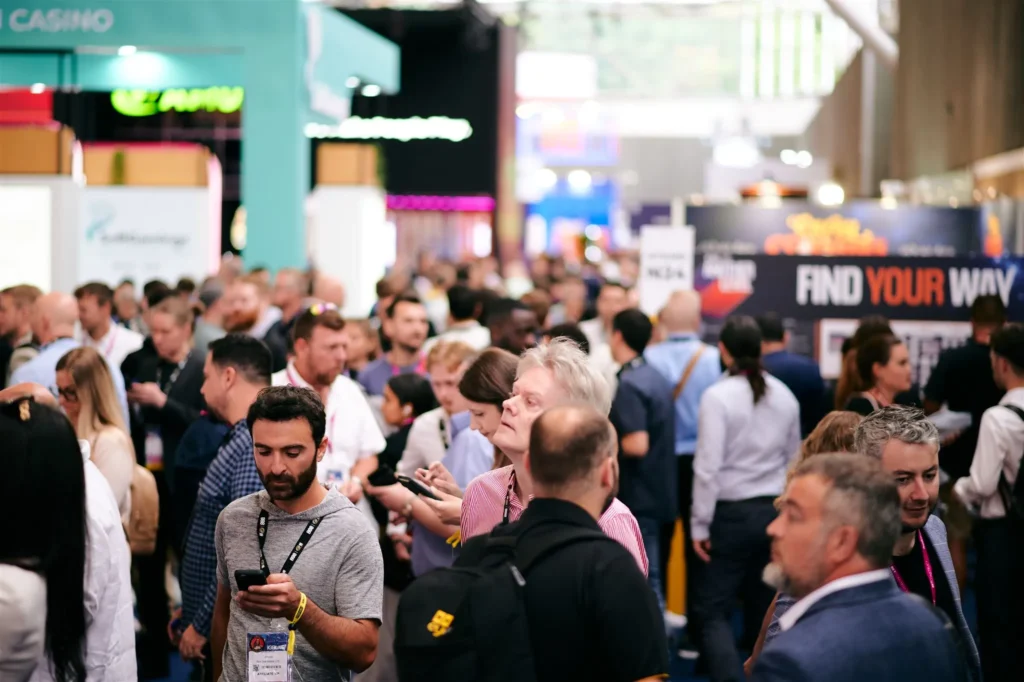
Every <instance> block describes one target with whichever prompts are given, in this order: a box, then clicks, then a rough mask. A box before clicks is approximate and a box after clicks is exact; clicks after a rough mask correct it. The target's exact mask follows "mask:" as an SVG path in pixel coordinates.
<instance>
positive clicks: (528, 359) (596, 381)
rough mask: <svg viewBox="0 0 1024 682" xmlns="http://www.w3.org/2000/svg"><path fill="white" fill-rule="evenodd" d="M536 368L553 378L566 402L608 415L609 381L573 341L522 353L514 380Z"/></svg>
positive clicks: (564, 340) (560, 340) (559, 340)
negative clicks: (564, 395) (582, 404)
mask: <svg viewBox="0 0 1024 682" xmlns="http://www.w3.org/2000/svg"><path fill="white" fill-rule="evenodd" d="M535 367H543V368H544V369H546V370H548V371H550V372H551V373H552V374H553V375H554V376H555V382H556V383H557V384H558V385H559V386H560V387H561V388H562V389H563V390H564V391H565V392H566V394H567V395H568V402H578V403H586V404H588V405H591V406H592V407H594V408H596V409H597V410H599V411H600V412H601V414H604V415H607V414H608V412H609V411H611V409H612V389H611V386H609V385H608V380H607V379H605V378H604V376H603V375H602V374H601V373H600V372H599V371H597V370H596V369H595V368H594V366H593V365H592V364H591V363H590V359H589V358H588V357H587V355H586V353H584V352H583V351H582V350H580V347H579V345H577V344H576V342H575V341H573V340H572V339H567V338H555V339H551V340H550V341H548V342H547V343H542V344H540V345H539V346H537V347H535V348H531V349H529V350H528V351H526V352H525V353H523V356H522V357H521V358H520V359H519V367H518V368H516V379H518V378H519V377H521V376H523V374H525V373H526V372H528V371H529V370H531V369H534V368H535Z"/></svg>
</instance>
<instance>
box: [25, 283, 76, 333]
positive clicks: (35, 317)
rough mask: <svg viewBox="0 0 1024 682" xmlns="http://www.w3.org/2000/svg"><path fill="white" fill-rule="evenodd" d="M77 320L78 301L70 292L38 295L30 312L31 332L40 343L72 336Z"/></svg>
mask: <svg viewBox="0 0 1024 682" xmlns="http://www.w3.org/2000/svg"><path fill="white" fill-rule="evenodd" d="M76 322H78V301H76V300H75V297H74V296H71V295H70V294H62V293H60V292H57V291H55V292H53V293H49V294H46V295H44V296H40V297H39V299H38V300H37V301H36V305H35V310H34V311H33V314H32V333H33V334H34V335H35V337H36V338H37V339H38V340H39V343H41V344H47V343H52V342H53V341H54V340H56V339H58V338H60V337H63V336H74V334H75V323H76Z"/></svg>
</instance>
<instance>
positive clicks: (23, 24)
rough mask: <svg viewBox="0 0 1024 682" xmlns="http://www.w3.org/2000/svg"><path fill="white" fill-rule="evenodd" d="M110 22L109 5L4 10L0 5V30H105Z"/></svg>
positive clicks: (103, 31)
mask: <svg viewBox="0 0 1024 682" xmlns="http://www.w3.org/2000/svg"><path fill="white" fill-rule="evenodd" d="M113 25H114V13H113V12H111V11H110V10H109V9H80V10H79V9H57V8H54V9H47V10H42V9H30V8H28V7H18V8H15V9H12V10H10V11H8V12H7V16H6V17H5V16H4V11H3V10H2V9H0V31H2V30H4V29H5V28H6V29H9V30H11V31H14V32H16V33H27V32H30V31H37V32H40V33H74V32H78V33H106V32H107V31H109V30H110V29H111V27H113Z"/></svg>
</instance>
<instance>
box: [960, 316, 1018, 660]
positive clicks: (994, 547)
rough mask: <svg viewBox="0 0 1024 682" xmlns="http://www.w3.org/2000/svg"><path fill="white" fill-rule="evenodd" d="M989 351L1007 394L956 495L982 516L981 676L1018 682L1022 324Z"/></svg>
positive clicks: (992, 411)
mask: <svg viewBox="0 0 1024 682" xmlns="http://www.w3.org/2000/svg"><path fill="white" fill-rule="evenodd" d="M990 347H991V349H992V350H991V356H992V373H993V376H994V378H995V380H996V384H998V385H999V387H1000V388H1005V389H1006V395H1004V396H1003V398H1002V400H1000V401H999V404H998V405H996V406H995V407H990V408H989V409H987V410H986V411H985V414H984V415H983V416H982V418H981V426H980V429H979V432H978V447H977V449H976V450H975V452H974V460H973V461H972V462H971V471H970V475H969V476H966V477H964V478H961V479H960V480H958V481H957V482H956V484H955V486H954V488H953V490H954V491H955V493H956V495H957V496H958V497H959V498H960V499H961V500H963V502H964V504H966V505H967V506H968V507H973V508H974V509H975V511H976V512H977V513H978V515H979V517H980V518H979V519H978V520H976V521H975V523H974V543H975V547H976V548H977V551H978V567H977V573H976V578H975V585H976V587H977V591H978V634H979V636H980V640H981V668H982V673H983V675H984V677H985V679H986V680H1014V679H1020V676H1021V672H1022V670H1024V668H1022V667H1021V664H1022V663H1024V656H1022V654H1021V648H1020V638H1019V636H1018V635H1019V632H1020V627H1021V626H1020V620H1021V613H1022V611H1024V587H1022V585H1021V580H1020V576H1021V574H1022V571H1024V479H1022V478H1021V477H1020V475H1019V474H1020V466H1021V455H1022V454H1024V326H1021V325H1019V324H1010V325H1006V326H1005V327H1003V328H1002V329H999V330H997V331H996V332H994V333H993V334H992V339H991V341H990Z"/></svg>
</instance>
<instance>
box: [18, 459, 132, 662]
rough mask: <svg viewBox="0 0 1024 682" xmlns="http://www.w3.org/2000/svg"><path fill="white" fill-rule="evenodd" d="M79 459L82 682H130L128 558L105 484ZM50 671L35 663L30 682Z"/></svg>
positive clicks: (96, 471)
mask: <svg viewBox="0 0 1024 682" xmlns="http://www.w3.org/2000/svg"><path fill="white" fill-rule="evenodd" d="M80 444H81V445H82V456H83V457H84V458H85V462H84V464H85V507H86V532H87V536H86V548H85V556H86V567H85V612H86V614H85V622H86V630H85V670H86V680H87V682H134V680H136V679H138V677H137V672H136V662H135V617H134V615H133V612H132V581H131V563H132V558H131V552H130V551H129V549H128V542H127V540H126V539H125V536H124V529H123V528H122V526H121V513H120V512H119V511H118V509H117V502H116V501H115V500H114V494H113V493H112V492H111V491H110V485H109V484H108V483H107V479H106V478H104V477H103V474H102V473H100V470H99V469H97V468H96V465H95V464H93V463H92V462H91V461H89V454H90V453H89V444H88V443H86V442H85V441H80ZM51 680H53V675H52V670H51V667H50V665H49V664H48V662H47V661H44V662H41V663H40V665H39V667H37V668H36V671H35V674H34V675H33V676H32V682H50V681H51Z"/></svg>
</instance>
